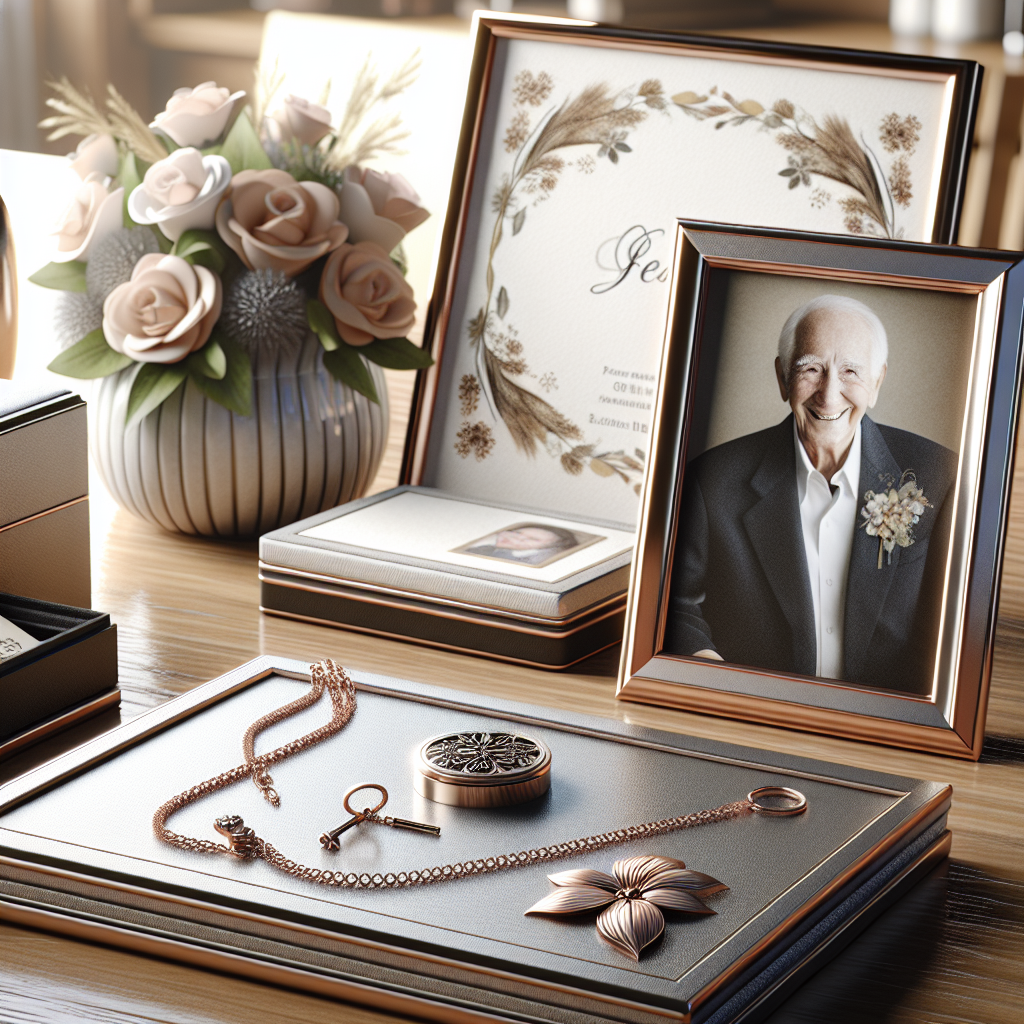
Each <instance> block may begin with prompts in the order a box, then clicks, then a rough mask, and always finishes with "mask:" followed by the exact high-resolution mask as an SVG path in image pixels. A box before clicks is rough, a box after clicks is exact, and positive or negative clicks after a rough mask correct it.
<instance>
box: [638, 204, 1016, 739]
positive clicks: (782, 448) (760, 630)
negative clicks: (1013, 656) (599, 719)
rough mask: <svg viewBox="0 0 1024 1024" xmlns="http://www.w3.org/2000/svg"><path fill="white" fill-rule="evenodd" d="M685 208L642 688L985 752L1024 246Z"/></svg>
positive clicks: (643, 634)
mask: <svg viewBox="0 0 1024 1024" xmlns="http://www.w3.org/2000/svg"><path fill="white" fill-rule="evenodd" d="M680 225H681V226H680V229H679V237H678V242H677V251H676V264H675V275H674V281H673V289H674V293H673V307H672V312H671V315H670V322H669V327H668V332H667V334H666V345H665V352H664V356H663V361H662V371H661V372H662V381H663V383H662V386H661V389H660V392H659V399H658V401H659V408H658V415H657V418H656V426H655V431H656V439H655V443H654V445H653V448H652V463H651V475H650V478H649V480H648V486H647V491H646V494H645V499H644V508H643V513H642V522H641V531H640V538H639V541H638V544H639V548H638V551H639V553H638V556H637V559H636V563H635V565H634V573H633V578H632V581H631V586H630V598H629V601H630V604H629V610H628V612H627V618H628V628H627V644H626V648H625V650H624V654H623V663H622V672H621V677H620V689H619V693H620V696H622V697H625V698H627V699H639V700H656V701H658V702H659V703H660V702H664V703H670V704H677V705H680V706H684V707H689V708H693V709H699V710H704V711H712V712H716V713H721V714H727V715H732V716H736V717H742V718H752V719H756V720H763V721H769V722H773V723H776V724H784V725H789V726H796V727H801V728H807V729H813V730H815V731H822V732H827V733H832V734H835V735H843V736H853V737H857V738H861V739H871V740H874V741H881V742H888V743H892V744H897V745H900V746H910V747H916V748H920V749H925V750H930V751H935V752H939V753H947V754H954V755H957V756H961V757H970V758H977V757H978V756H979V754H980V751H981V742H982V738H983V734H984V719H985V702H986V699H987V693H988V681H989V674H990V671H991V651H992V641H993V636H994V629H995V621H996V600H997V595H998V588H999V571H1000V566H1001V559H1002V545H1003V538H1004V534H1005V528H1006V521H1007V507H1008V498H1009V488H1010V482H1011V465H1012V457H1013V451H1014V440H1015V434H1016V425H1017V411H1018V406H1019V399H1020V358H1021V307H1022V298H1024V291H1022V288H1024V264H1022V262H1021V259H1022V256H1021V254H1020V253H1006V252H987V251H982V250H974V249H963V250H960V249H955V248H939V247H927V246H921V245H912V244H907V243H894V242H889V241H881V240H878V241H866V240H859V241H853V240H842V239H836V238H834V237H832V238H830V237H827V236H817V235H813V236H812V235H797V234H796V233H782V232H760V231H758V230H756V229H746V228H733V227H729V226H721V225H706V224H697V223H693V222H686V221H681V222H680Z"/></svg>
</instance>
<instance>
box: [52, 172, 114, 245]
mask: <svg viewBox="0 0 1024 1024" xmlns="http://www.w3.org/2000/svg"><path fill="white" fill-rule="evenodd" d="M104 180H105V176H104V175H102V174H100V173H98V172H93V173H92V174H89V175H87V176H86V179H85V181H83V182H82V184H81V185H79V186H78V188H77V189H76V190H75V197H74V199H72V201H71V205H70V206H69V207H68V208H67V211H66V212H65V214H64V219H63V220H62V221H61V225H60V227H59V228H57V230H56V231H55V232H54V234H55V235H56V236H57V252H56V253H55V255H54V257H53V260H54V262H55V263H70V262H71V261H72V260H87V259H88V258H89V253H90V252H91V251H92V248H93V246H94V245H95V244H96V243H97V242H98V241H99V240H100V239H101V238H106V236H107V235H109V234H112V233H113V232H114V231H117V229H118V228H120V227H121V204H122V203H123V202H124V189H123V188H115V189H114V191H113V192H109V191H107V187H106V185H104V183H103V182H104Z"/></svg>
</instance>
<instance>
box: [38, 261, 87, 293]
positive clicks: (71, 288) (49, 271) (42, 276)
mask: <svg viewBox="0 0 1024 1024" xmlns="http://www.w3.org/2000/svg"><path fill="white" fill-rule="evenodd" d="M29 280H30V281H31V282H32V283H33V284H39V285H42V286H43V287H44V288H56V289H58V290H59V291H62V292H84V291H85V264H84V263H82V262H80V261H79V260H69V261H68V262H67V263H47V264H46V266H45V267H40V268H39V269H38V270H37V271H36V272H35V273H34V274H32V275H30V277H29Z"/></svg>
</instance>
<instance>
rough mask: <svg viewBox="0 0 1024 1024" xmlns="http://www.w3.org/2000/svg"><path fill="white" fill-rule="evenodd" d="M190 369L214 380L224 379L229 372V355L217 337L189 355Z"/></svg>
mask: <svg viewBox="0 0 1024 1024" xmlns="http://www.w3.org/2000/svg"><path fill="white" fill-rule="evenodd" d="M188 364H189V370H190V371H191V372H195V373H201V374H202V375H203V376H204V377H209V378H211V379H212V380H223V379H224V375H225V374H226V373H227V372H228V357H227V356H226V355H225V354H224V349H223V348H222V347H221V345H220V342H219V341H217V339H216V338H214V337H211V338H210V340H209V341H208V342H207V343H206V344H205V345H204V346H203V347H202V348H201V349H200V350H199V351H198V352H193V353H192V355H190V356H189V357H188Z"/></svg>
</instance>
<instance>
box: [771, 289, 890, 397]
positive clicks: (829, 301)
mask: <svg viewBox="0 0 1024 1024" xmlns="http://www.w3.org/2000/svg"><path fill="white" fill-rule="evenodd" d="M818 310H829V311H830V312H833V313H849V314H851V315H853V316H858V317H860V319H861V320H862V321H863V322H864V323H865V324H867V326H868V327H869V328H870V330H871V339H872V344H871V351H872V360H871V361H872V364H873V365H872V367H871V373H872V376H874V377H877V376H878V374H880V373H881V372H882V367H883V366H885V364H886V363H887V362H888V361H889V339H888V338H887V337H886V334H885V327H884V326H883V324H882V321H881V320H879V319H878V315H877V314H876V313H875V311H874V310H873V309H871V307H870V306H865V305H864V303H863V302H858V301H857V299H850V298H847V296H845V295H819V296H818V297H817V298H816V299H811V301H810V302H805V303H804V304H803V305H802V306H801V307H800V308H799V309H797V310H794V311H793V312H792V313H790V315H789V319H788V320H787V321H786V322H785V324H784V325H783V327H782V333H781V334H780V335H779V362H780V363H781V364H782V367H783V370H784V372H785V375H786V377H789V371H790V369H791V365H792V362H793V350H794V349H795V348H796V332H797V328H798V327H799V326H800V324H801V323H802V322H803V320H804V318H805V317H807V316H809V315H810V314H811V313H816V312H817V311H818Z"/></svg>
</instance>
